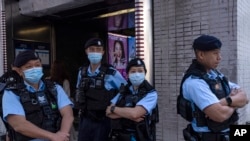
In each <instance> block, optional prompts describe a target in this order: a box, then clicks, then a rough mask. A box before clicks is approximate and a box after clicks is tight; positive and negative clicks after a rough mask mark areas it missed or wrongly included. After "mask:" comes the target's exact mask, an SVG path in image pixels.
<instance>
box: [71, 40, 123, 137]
mask: <svg viewBox="0 0 250 141" xmlns="http://www.w3.org/2000/svg"><path fill="white" fill-rule="evenodd" d="M89 46H95V47H99V46H101V47H103V42H102V40H101V39H99V38H92V39H89V40H88V41H87V42H86V43H85V49H87V48H88V47H89ZM122 83H123V84H126V83H127V82H126V80H125V79H124V78H123V76H122V75H121V74H120V73H119V71H117V70H116V69H115V68H114V67H112V66H111V65H109V64H100V65H99V66H98V67H97V68H96V70H95V71H94V72H92V71H91V68H90V65H89V66H83V67H81V68H80V70H79V73H78V78H77V85H76V88H77V90H78V91H79V90H82V92H83V91H84V92H83V93H80V94H76V95H78V96H77V97H78V98H77V99H82V98H83V99H85V100H84V102H81V101H80V100H79V102H78V103H79V105H80V106H79V109H80V111H81V113H80V123H79V130H78V133H79V134H78V140H79V141H83V140H84V141H106V140H108V134H109V132H110V119H109V118H107V117H106V116H105V109H106V107H107V106H108V105H109V103H110V99H111V96H112V98H113V97H114V95H116V94H117V92H118V89H119V87H120V85H121V84H122ZM79 97H80V98H79ZM109 97H110V99H109ZM106 103H108V104H107V105H106ZM83 105H84V106H83Z"/></svg>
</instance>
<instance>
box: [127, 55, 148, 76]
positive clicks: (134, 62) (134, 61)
mask: <svg viewBox="0 0 250 141" xmlns="http://www.w3.org/2000/svg"><path fill="white" fill-rule="evenodd" d="M131 67H143V68H144V71H145V73H146V72H147V69H146V66H145V63H144V62H143V60H142V59H140V58H134V59H132V60H130V61H129V63H128V65H127V68H126V72H127V73H128V72H129V69H130V68H131Z"/></svg>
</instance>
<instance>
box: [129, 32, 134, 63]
mask: <svg viewBox="0 0 250 141" xmlns="http://www.w3.org/2000/svg"><path fill="white" fill-rule="evenodd" d="M135 57H136V48H135V37H132V36H129V37H128V58H129V59H128V61H130V60H131V59H133V58H135Z"/></svg>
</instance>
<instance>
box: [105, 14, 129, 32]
mask: <svg viewBox="0 0 250 141" xmlns="http://www.w3.org/2000/svg"><path fill="white" fill-rule="evenodd" d="M127 19H128V16H127V14H121V15H115V16H112V17H109V18H108V31H114V30H121V29H126V28H128V20H127Z"/></svg>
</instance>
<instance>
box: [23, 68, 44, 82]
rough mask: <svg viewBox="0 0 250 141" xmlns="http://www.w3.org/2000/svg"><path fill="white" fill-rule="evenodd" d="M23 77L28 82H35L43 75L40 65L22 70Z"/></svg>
mask: <svg viewBox="0 0 250 141" xmlns="http://www.w3.org/2000/svg"><path fill="white" fill-rule="evenodd" d="M23 73H24V78H25V80H27V81H28V82H30V83H33V84H37V83H38V82H39V80H40V79H41V78H42V76H43V69H42V67H34V68H31V69H27V70H25V71H23Z"/></svg>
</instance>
